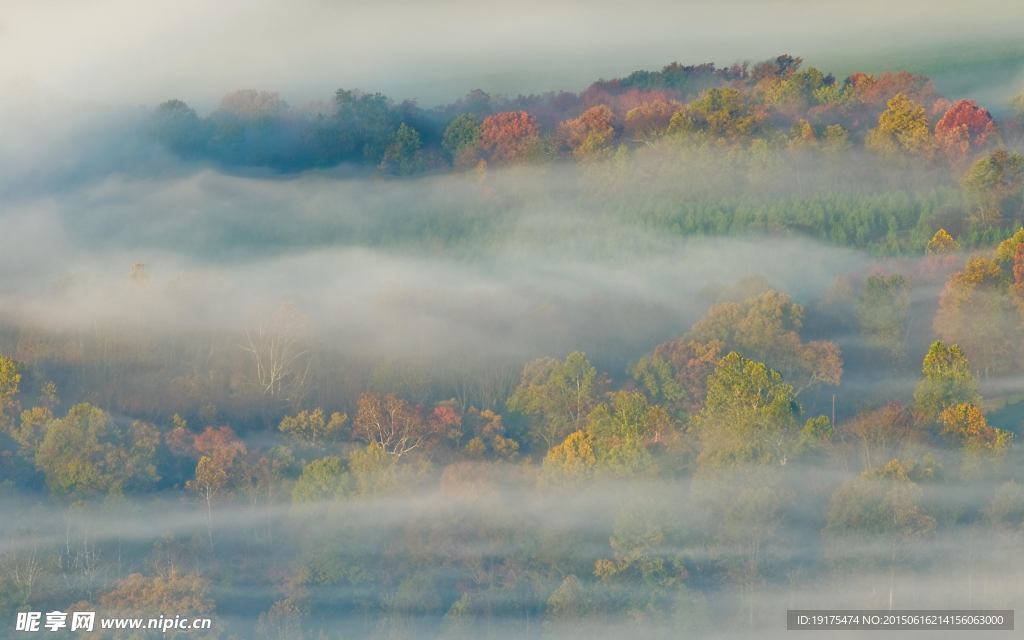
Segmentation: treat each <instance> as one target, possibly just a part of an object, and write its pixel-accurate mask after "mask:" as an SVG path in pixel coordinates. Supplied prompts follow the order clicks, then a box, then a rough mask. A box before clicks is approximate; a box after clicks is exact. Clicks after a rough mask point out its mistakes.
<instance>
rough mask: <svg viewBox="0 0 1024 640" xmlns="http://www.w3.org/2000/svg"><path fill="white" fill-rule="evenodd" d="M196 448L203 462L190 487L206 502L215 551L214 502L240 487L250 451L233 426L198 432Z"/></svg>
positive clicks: (210, 535)
mask: <svg viewBox="0 0 1024 640" xmlns="http://www.w3.org/2000/svg"><path fill="white" fill-rule="evenodd" d="M192 447H193V449H194V450H195V451H196V453H198V454H199V461H198V462H197V463H196V471H195V477H194V478H193V479H192V480H189V481H188V482H187V483H186V486H187V487H188V488H189V489H191V490H192V491H194V492H195V493H196V494H198V495H199V496H200V497H201V498H202V499H203V502H204V503H205V504H206V533H207V538H208V539H209V543H210V550H211V552H212V550H213V503H214V502H215V501H217V500H218V499H219V498H221V497H222V496H224V495H227V494H229V493H231V492H232V491H233V490H234V488H235V487H236V486H237V484H238V481H239V479H240V476H241V475H242V473H241V471H242V465H243V463H244V458H245V456H246V454H247V453H248V451H247V448H246V446H245V443H243V442H242V441H241V440H240V439H239V438H238V437H237V436H236V435H235V432H234V431H232V430H231V429H230V428H229V427H220V428H219V429H216V428H214V427H207V428H206V430H205V431H203V432H202V433H200V434H197V435H196V437H195V439H194V440H193V445H192Z"/></svg>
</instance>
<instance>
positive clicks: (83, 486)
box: [35, 404, 160, 497]
mask: <svg viewBox="0 0 1024 640" xmlns="http://www.w3.org/2000/svg"><path fill="white" fill-rule="evenodd" d="M159 441H160V437H159V432H157V430H156V428H155V427H153V426H152V425H149V424H146V423H144V422H133V423H132V424H131V425H129V426H127V427H124V426H121V425H118V424H116V423H115V422H114V421H113V420H112V419H111V418H110V415H109V414H107V413H106V412H105V411H102V410H101V409H98V408H96V407H94V406H92V405H89V404H78V405H75V406H74V407H72V408H71V409H70V410H69V411H68V413H67V415H66V416H64V417H63V418H61V419H58V420H53V421H51V422H50V423H49V424H48V425H47V427H46V432H45V434H44V435H43V438H42V441H41V442H40V443H39V449H38V451H37V452H36V456H35V463H36V466H37V467H38V468H39V470H40V471H41V472H42V473H43V474H44V475H45V476H46V483H47V485H48V486H49V487H50V490H51V491H53V492H54V493H57V494H60V495H65V496H72V497H88V496H93V495H102V494H121V493H123V492H124V491H126V490H139V489H146V488H148V487H150V486H151V485H152V484H153V483H154V482H156V480H157V474H156V449H157V445H158V444H159Z"/></svg>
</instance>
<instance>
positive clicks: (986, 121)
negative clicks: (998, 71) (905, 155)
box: [935, 100, 999, 169]
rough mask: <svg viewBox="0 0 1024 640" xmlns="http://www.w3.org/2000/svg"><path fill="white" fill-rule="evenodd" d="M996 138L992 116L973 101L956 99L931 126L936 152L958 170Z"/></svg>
mask: <svg viewBox="0 0 1024 640" xmlns="http://www.w3.org/2000/svg"><path fill="white" fill-rule="evenodd" d="M998 138H999V131H998V130H997V129H996V124H995V122H994V121H993V120H992V114H990V113H989V112H988V110H987V109H983V108H982V107H979V106H978V105H977V103H975V102H974V101H973V100H957V101H956V102H954V103H953V106H951V107H950V108H949V109H948V110H947V111H946V113H944V114H943V116H942V117H941V118H940V119H939V121H938V122H937V123H936V124H935V142H936V144H937V145H938V148H939V151H940V152H941V153H943V154H944V155H945V156H946V159H947V160H948V161H949V163H950V165H952V166H953V167H955V168H958V169H959V168H962V167H963V165H964V163H965V162H967V160H968V159H969V158H970V157H971V156H972V155H974V153H975V152H977V151H978V150H980V149H983V148H985V147H986V146H987V145H990V144H993V143H995V142H997V141H998Z"/></svg>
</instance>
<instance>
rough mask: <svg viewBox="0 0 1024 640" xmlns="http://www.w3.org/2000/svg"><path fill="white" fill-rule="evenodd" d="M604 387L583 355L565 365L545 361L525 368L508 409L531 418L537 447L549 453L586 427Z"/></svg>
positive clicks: (572, 357) (569, 358)
mask: <svg viewBox="0 0 1024 640" xmlns="http://www.w3.org/2000/svg"><path fill="white" fill-rule="evenodd" d="M603 386H604V381H603V379H601V378H600V377H599V376H598V374H597V369H595V368H594V367H593V366H592V365H591V364H590V362H589V361H588V360H587V356H586V355H585V354H584V353H582V352H580V351H574V352H572V353H570V354H569V355H568V356H566V358H565V360H564V361H562V362H559V361H558V360H554V359H551V358H541V359H538V360H533V361H531V362H528V363H527V364H526V366H525V367H524V368H523V373H522V376H521V377H520V379H519V385H518V386H517V387H516V390H515V391H514V392H513V393H512V395H511V397H509V399H508V408H509V409H511V410H512V411H515V412H517V413H520V414H523V415H525V416H526V417H527V419H528V420H529V423H530V427H529V436H530V439H531V440H532V443H533V445H534V446H536V447H541V448H543V449H544V450H547V449H550V448H551V447H553V446H554V445H555V443H557V442H559V441H560V440H562V439H563V438H565V436H567V435H568V434H570V433H572V432H573V431H579V430H581V429H582V428H583V427H584V420H585V419H586V416H587V414H588V413H590V410H591V409H593V408H594V405H595V404H596V402H597V398H598V397H599V395H600V392H601V389H602V387H603Z"/></svg>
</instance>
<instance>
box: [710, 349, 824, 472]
mask: <svg viewBox="0 0 1024 640" xmlns="http://www.w3.org/2000/svg"><path fill="white" fill-rule="evenodd" d="M800 413H801V409H800V405H799V404H798V403H797V401H796V397H795V395H794V392H793V387H792V385H790V384H787V383H785V382H783V380H782V375H781V374H780V373H779V372H778V371H775V370H773V369H770V368H768V366H766V365H765V364H764V363H761V362H757V361H755V360H748V359H747V358H744V357H743V356H741V355H740V354H738V353H736V352H732V353H730V354H728V355H727V356H725V357H724V358H722V360H721V361H720V362H719V363H718V366H717V367H716V369H715V372H714V373H713V374H712V375H711V377H710V378H709V379H708V395H707V399H706V401H705V403H704V408H703V409H702V410H701V412H700V413H699V414H698V415H696V416H695V417H694V418H693V423H694V426H695V427H696V428H697V430H698V433H699V434H700V439H701V445H702V450H701V453H700V458H699V462H700V464H701V466H702V467H703V468H717V467H729V466H735V465H743V464H750V463H754V464H763V465H785V464H786V463H787V462H788V460H789V459H790V458H791V457H792V456H794V455H796V454H798V453H799V452H800V451H801V450H802V448H803V447H805V446H806V444H807V443H806V440H807V437H806V436H807V435H812V434H813V433H815V432H818V431H820V426H821V425H820V424H819V423H818V421H815V420H811V421H808V423H807V424H806V425H801V423H800ZM805 429H806V430H807V432H808V433H807V434H805V433H804V430H805ZM826 432H827V430H826Z"/></svg>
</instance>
